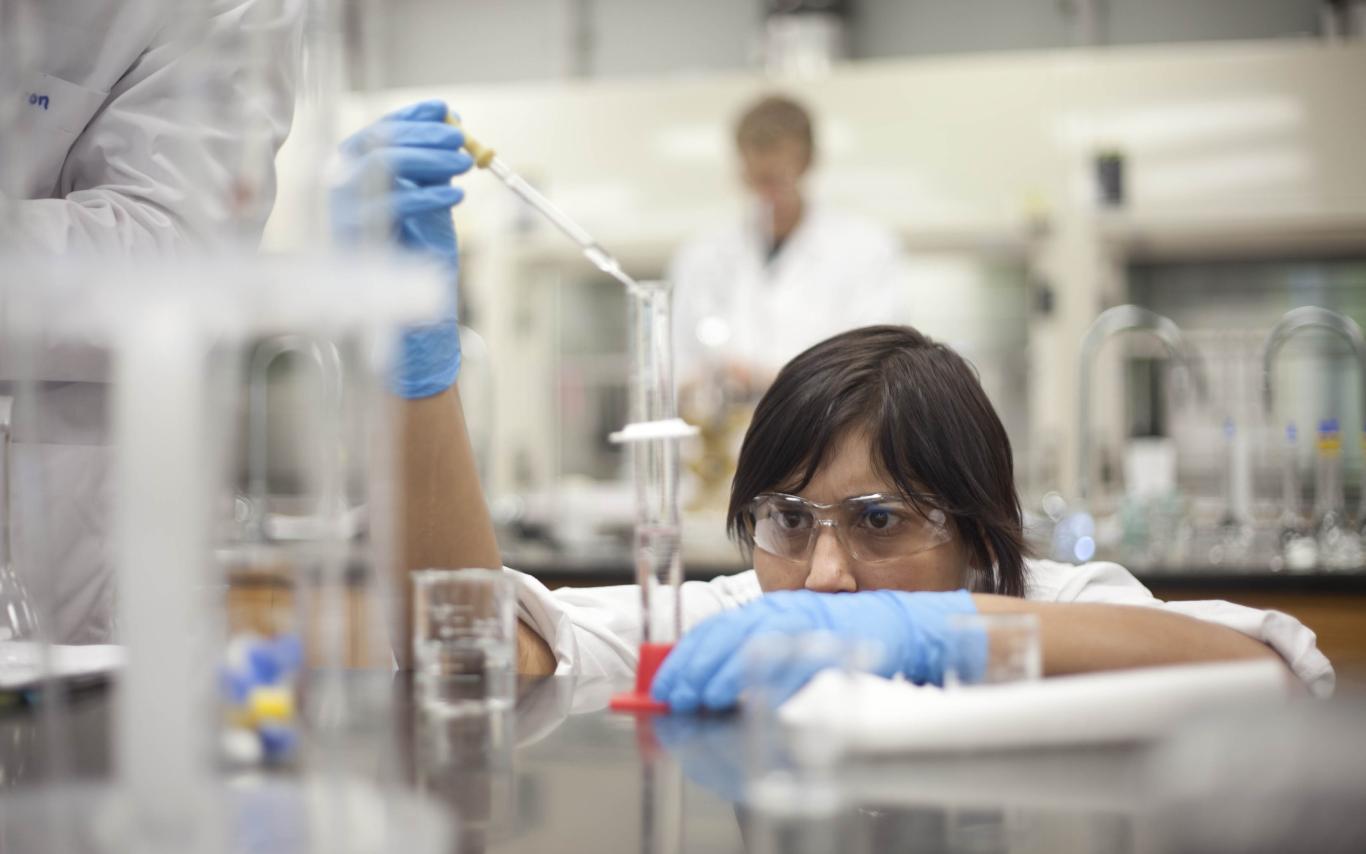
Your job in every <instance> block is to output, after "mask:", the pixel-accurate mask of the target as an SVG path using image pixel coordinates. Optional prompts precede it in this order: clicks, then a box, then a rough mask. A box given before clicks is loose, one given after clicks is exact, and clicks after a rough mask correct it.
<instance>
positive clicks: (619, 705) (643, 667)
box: [611, 643, 674, 714]
mask: <svg viewBox="0 0 1366 854" xmlns="http://www.w3.org/2000/svg"><path fill="white" fill-rule="evenodd" d="M673 648H674V645H673V644H671V643H643V644H641V645H640V663H639V664H637V665H636V689H635V690H634V691H629V692H627V693H625V694H617V695H616V696H615V697H613V698H612V703H611V707H612V711H614V712H634V713H636V714H661V713H664V712H667V711H669V704H668V703H661V702H659V701H658V700H656V699H654V698H653V697H651V696H650V683H651V682H654V681H655V673H656V672H657V671H658V670H659V665H661V664H663V663H664V659H665V658H666V657H667V656H668V655H669V651H670V650H671V649H673Z"/></svg>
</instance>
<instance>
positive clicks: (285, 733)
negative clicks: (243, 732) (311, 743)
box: [256, 725, 299, 762]
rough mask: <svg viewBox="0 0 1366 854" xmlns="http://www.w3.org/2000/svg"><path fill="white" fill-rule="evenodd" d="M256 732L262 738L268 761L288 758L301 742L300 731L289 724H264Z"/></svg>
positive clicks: (262, 745)
mask: <svg viewBox="0 0 1366 854" xmlns="http://www.w3.org/2000/svg"><path fill="white" fill-rule="evenodd" d="M256 734H257V736H258V737H259V738H260V739H261V749H262V752H264V753H265V755H266V760H267V761H274V762H278V761H280V760H282V759H286V758H288V757H289V755H290V754H291V753H293V752H294V746H295V745H296V744H298V742H299V736H298V733H296V732H295V731H294V728H293V727H288V726H275V725H270V726H263V727H260V728H258V729H257V730H256Z"/></svg>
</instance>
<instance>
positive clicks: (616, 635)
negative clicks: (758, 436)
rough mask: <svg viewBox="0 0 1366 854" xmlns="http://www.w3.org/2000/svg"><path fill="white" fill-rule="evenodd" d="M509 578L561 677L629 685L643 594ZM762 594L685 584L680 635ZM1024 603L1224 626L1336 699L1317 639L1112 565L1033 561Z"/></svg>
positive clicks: (754, 587)
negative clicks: (1109, 607) (1164, 594)
mask: <svg viewBox="0 0 1366 854" xmlns="http://www.w3.org/2000/svg"><path fill="white" fill-rule="evenodd" d="M508 572H509V573H510V574H512V575H513V577H514V578H515V580H516V582H517V589H518V596H517V600H518V615H519V617H520V618H521V619H522V620H523V621H525V622H526V623H527V625H529V626H530V627H531V628H532V629H534V630H535V631H536V633H537V634H538V635H540V636H541V637H542V638H544V639H545V641H546V643H547V644H549V646H550V648H551V650H552V651H553V652H554V653H555V659H556V661H557V662H558V664H557V667H556V671H555V672H556V673H559V674H574V675H579V676H587V677H595V678H599V679H604V680H610V681H612V682H614V683H615V684H617V685H619V686H620V685H625V684H628V683H629V682H630V680H631V679H632V678H633V675H634V673H635V667H636V659H637V655H638V649H637V647H638V646H639V645H640V591H639V588H637V587H635V586H634V585H622V586H618V587H592V588H572V587H565V588H562V589H560V590H555V591H551V590H549V589H547V588H546V586H545V585H544V584H542V583H541V582H539V581H537V580H536V579H534V578H532V577H531V576H529V575H525V574H523V573H520V572H516V571H514V570H508ZM762 594H763V591H762V590H761V589H760V587H759V578H758V576H757V575H756V574H755V572H754V571H753V570H749V571H747V572H742V573H739V574H738V575H730V576H720V577H718V578H714V579H712V580H711V581H688V582H684V584H683V590H682V593H681V595H682V597H683V605H682V611H683V630H684V631H687V630H688V629H690V628H692V627H693V626H695V625H697V624H698V623H700V622H701V621H702V620H705V619H706V618H707V617H710V616H712V615H714V614H719V613H721V612H722V611H727V610H730V609H732V608H738V607H740V606H741V605H743V604H745V603H746V602H749V601H752V600H753V599H755V598H757V597H759V596H761V595H762ZM1025 598H1027V599H1031V600H1034V601H1038V602H1091V603H1106V604H1113V605H1138V606H1142V607H1149V608H1161V609H1162V610H1164V611H1171V612H1173V613H1178V614H1185V615H1186V616H1188V617H1193V618H1195V619H1197V620H1204V621H1206V622H1210V623H1216V624H1218V625H1221V626H1227V627H1229V628H1231V629H1235V630H1237V631H1239V632H1242V633H1243V634H1245V635H1247V636H1249V637H1253V638H1256V639H1258V640H1260V641H1262V642H1263V643H1265V644H1267V645H1269V646H1270V647H1271V648H1272V649H1274V650H1275V651H1276V652H1277V653H1279V654H1280V656H1281V658H1283V659H1284V660H1285V663H1286V664H1287V665H1288V666H1289V667H1290V669H1291V670H1293V671H1294V673H1295V675H1296V676H1298V677H1299V678H1300V679H1301V680H1302V681H1303V682H1304V684H1305V685H1306V686H1307V687H1308V688H1309V690H1310V691H1311V692H1312V693H1313V694H1314V695H1315V696H1320V697H1326V696H1328V695H1330V694H1332V692H1333V686H1334V681H1335V675H1334V673H1333V667H1332V665H1331V664H1329V662H1328V659H1327V658H1326V657H1325V656H1324V655H1323V653H1321V652H1319V649H1318V646H1317V639H1316V638H1315V636H1314V633H1313V632H1312V631H1310V630H1309V628H1308V627H1307V626H1305V625H1304V624H1303V623H1301V622H1300V621H1299V620H1296V619H1295V618H1294V617H1291V616H1290V615H1288V614H1283V613H1281V612H1280V611H1262V610H1258V609H1256V608H1248V607H1245V606H1243V605H1234V604H1232V603H1230V602H1220V601H1202V602H1163V601H1161V600H1160V599H1157V598H1156V597H1154V596H1153V595H1152V593H1150V592H1149V591H1148V589H1147V588H1146V587H1144V586H1143V584H1142V583H1140V582H1139V580H1138V579H1137V578H1134V576H1133V575H1132V574H1130V573H1129V571H1128V570H1126V569H1124V567H1122V566H1120V565H1119V564H1115V563H1108V562H1096V563H1087V564H1081V565H1079V566H1073V565H1072V564H1065V563H1056V562H1054V561H1049V560H1030V561H1028V576H1027V583H1026V593H1025Z"/></svg>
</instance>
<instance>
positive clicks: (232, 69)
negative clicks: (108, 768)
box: [0, 0, 302, 643]
mask: <svg viewBox="0 0 1366 854" xmlns="http://www.w3.org/2000/svg"><path fill="white" fill-rule="evenodd" d="M10 11H11V12H12V14H7V16H6V18H5V22H6V23H7V24H9V25H11V26H13V25H15V24H16V23H21V22H22V23H23V24H24V25H25V27H24V31H23V32H22V33H17V32H10V33H6V34H5V36H6V41H5V47H6V48H7V49H9V50H10V53H9V55H8V56H6V57H4V58H3V63H4V70H5V73H6V74H5V76H6V79H7V81H9V82H17V88H11V89H10V90H9V91H7V92H6V93H5V94H4V97H5V98H10V99H16V100H17V101H18V103H17V104H11V105H10V106H9V107H7V108H6V110H5V111H4V113H3V114H2V115H4V116H5V117H6V120H7V121H6V130H5V134H6V138H4V139H0V147H2V150H3V152H4V153H5V156H4V158H3V162H0V214H3V215H4V216H3V218H0V228H2V229H4V233H3V234H0V237H2V238H4V240H5V241H6V242H7V243H8V244H9V245H10V246H12V247H15V248H17V249H18V250H20V251H23V252H27V253H29V254H31V255H39V256H42V255H50V256H52V257H54V258H55V257H59V256H78V255H89V254H101V255H103V256H104V257H138V256H149V255H173V254H179V253H183V252H186V251H188V250H191V249H194V248H199V247H202V246H204V245H206V244H212V243H216V242H222V241H226V240H229V239H233V240H238V241H242V242H246V243H254V242H255V241H256V240H257V239H258V238H259V236H260V232H261V229H262V227H263V225H264V223H265V219H266V216H267V215H268V214H269V211H270V207H271V204H272V202H273V199H274V155H275V152H276V150H277V149H278V148H279V146H280V145H281V144H282V143H283V141H284V138H285V136H286V134H287V133H288V131H289V126H290V122H291V119H292V115H293V106H294V78H295V74H296V70H297V62H296V59H297V53H298V47H299V37H300V24H301V20H302V19H301V17H300V14H299V12H300V4H299V3H298V2H297V0H208V2H204V3H201V4H188V3H187V4H176V3H166V2H162V0H40V2H33V3H28V4H22V3H21V4H19V7H18V8H17V9H11V10H10ZM248 38H249V39H250V47H251V50H252V51H258V52H256V53H249V52H248V50H247V47H246V46H247V44H248V42H247V39H248ZM20 48H22V50H20ZM253 58H256V59H259V60H260V61H259V62H252V61H251V60H252V59H253ZM16 66H19V67H16ZM16 72H17V73H18V77H19V79H18V80H17V81H13V80H11V78H12V77H13V75H14V74H15V73H16ZM35 357H36V358H35V361H36V363H37V366H38V370H39V375H38V376H37V377H36V379H37V380H38V381H39V385H38V391H37V393H36V397H37V400H36V408H37V410H38V412H40V413H41V416H39V417H38V418H37V420H40V421H41V424H40V425H39V426H38V427H37V428H36V429H37V430H39V431H41V435H36V436H35V435H26V434H25V433H24V432H23V431H24V429H25V427H26V425H27V424H29V423H30V419H29V418H27V417H26V415H25V413H24V412H21V411H16V412H15V413H14V419H13V420H14V424H15V429H16V433H15V435H14V447H13V451H12V462H13V466H14V472H13V476H12V477H11V478H10V483H11V489H12V491H13V492H12V494H13V496H14V497H15V499H16V500H14V501H12V502H10V503H9V506H10V507H13V508H14V512H15V514H16V518H15V519H14V544H13V551H14V561H15V566H16V567H17V568H18V569H20V571H21V572H24V573H36V572H42V573H47V574H48V575H45V577H43V578H34V577H30V578H29V579H28V586H29V589H30V590H34V589H41V588H43V586H44V585H46V589H47V590H49V592H50V593H51V595H52V596H54V597H55V602H56V613H55V614H54V615H51V616H50V618H49V625H47V626H46V627H44V628H45V633H46V635H47V636H48V637H49V638H50V639H51V640H53V641H57V642H62V643H100V642H107V641H109V640H110V639H111V638H112V636H113V632H114V625H113V612H114V579H113V575H112V572H111V570H110V563H109V555H108V554H107V542H108V539H109V536H110V528H109V526H110V519H109V518H108V517H109V513H108V508H109V501H108V494H107V489H108V485H109V482H110V480H109V478H110V462H111V460H110V453H109V450H108V445H107V443H108V431H107V423H106V422H107V412H106V406H107V395H106V385H105V384H106V383H107V381H108V363H107V359H106V358H105V357H104V354H102V353H99V352H93V351H81V350H76V349H70V350H66V349H64V350H61V351H55V352H43V353H38V354H35ZM15 379H16V377H15V376H14V375H13V373H12V372H11V370H10V367H9V366H8V365H0V396H9V395H12V394H13V393H14V389H13V382H12V381H13V380H15ZM35 493H36V494H38V495H40V496H41V499H42V500H41V504H40V503H39V502H38V501H36V500H34V497H35ZM40 535H41V536H42V537H43V539H44V540H46V544H45V545H39V544H38V543H37V542H36V539H37V537H38V536H40ZM38 564H41V565H38Z"/></svg>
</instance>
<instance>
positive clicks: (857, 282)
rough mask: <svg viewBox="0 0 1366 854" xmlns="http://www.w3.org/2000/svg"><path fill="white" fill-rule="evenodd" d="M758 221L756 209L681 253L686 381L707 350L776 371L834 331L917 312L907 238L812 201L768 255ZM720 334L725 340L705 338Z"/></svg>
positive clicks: (678, 312) (678, 306)
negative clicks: (912, 304) (903, 241)
mask: <svg viewBox="0 0 1366 854" xmlns="http://www.w3.org/2000/svg"><path fill="white" fill-rule="evenodd" d="M758 223H759V219H758V217H757V216H750V217H747V218H745V219H744V220H742V221H739V222H734V223H731V224H729V225H727V226H725V227H722V228H720V229H717V230H715V231H713V232H711V233H708V234H704V235H701V236H699V237H697V238H696V239H694V240H692V241H690V242H689V243H687V244H685V245H684V246H683V247H682V248H681V249H680V250H679V251H678V253H677V254H676V255H675V257H674V261H673V264H672V267H671V270H670V274H669V275H670V280H671V281H672V282H673V285H674V350H675V353H676V358H677V361H678V365H677V370H676V374H677V376H678V377H679V378H680V380H681V381H684V382H686V381H688V380H690V379H694V378H696V377H697V376H698V374H699V372H701V371H703V370H704V369H705V368H706V366H707V360H708V359H710V360H713V361H715V362H720V363H724V362H726V361H738V362H740V363H742V364H745V365H748V366H750V367H751V368H754V369H758V370H759V371H760V374H761V376H772V375H773V374H776V373H777V372H778V369H779V368H781V367H782V366H783V365H785V364H787V362H788V361H789V360H791V359H792V357H793V356H796V355H797V354H798V353H800V352H801V351H803V350H805V349H806V348H807V347H810V346H811V345H813V344H816V343H818V342H820V341H822V340H824V339H826V338H829V337H830V336H832V335H834V334H836V333H839V332H843V331H845V330H847V329H852V328H855V327H858V326H866V325H868V324H873V323H908V322H910V321H911V317H910V316H909V311H908V307H907V305H906V291H905V287H904V276H905V273H904V270H903V261H902V250H901V245H900V241H899V240H898V239H897V238H896V236H895V235H894V234H892V233H891V232H890V231H888V230H887V229H884V228H882V227H880V226H878V225H876V224H874V223H872V222H869V221H866V220H863V219H861V218H859V217H855V216H851V215H847V214H844V213H841V212H838V211H834V210H830V209H828V208H824V207H821V206H819V205H811V206H810V207H809V209H808V210H807V212H806V213H805V215H804V216H803V217H802V220H801V222H800V223H799V224H798V225H797V228H796V229H795V230H794V231H793V232H792V234H791V235H789V236H788V238H787V240H786V241H784V243H783V246H782V247H781V249H779V251H778V253H777V255H775V256H774V257H773V258H772V259H769V257H768V250H769V247H768V245H767V237H766V236H765V230H764V229H763V228H761V227H760V226H759V224H758ZM718 321H719V323H718ZM718 333H721V334H722V336H723V337H725V338H726V340H725V341H724V342H723V343H720V344H716V345H713V346H712V347H710V348H709V347H708V346H707V345H705V344H704V343H703V342H704V340H706V339H708V338H711V339H713V340H714V339H715V337H716V336H717V334H718Z"/></svg>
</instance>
